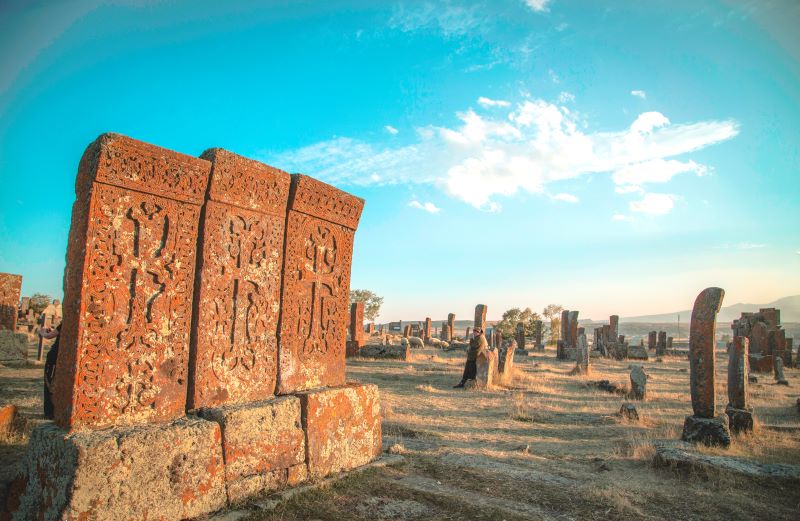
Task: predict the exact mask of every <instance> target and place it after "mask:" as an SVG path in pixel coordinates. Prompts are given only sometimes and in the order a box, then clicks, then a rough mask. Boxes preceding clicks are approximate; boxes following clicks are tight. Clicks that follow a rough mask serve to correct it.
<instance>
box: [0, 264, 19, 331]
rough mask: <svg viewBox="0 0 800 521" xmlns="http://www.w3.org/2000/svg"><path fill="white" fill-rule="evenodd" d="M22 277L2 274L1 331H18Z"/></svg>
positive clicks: (0, 292)
mask: <svg viewBox="0 0 800 521" xmlns="http://www.w3.org/2000/svg"><path fill="white" fill-rule="evenodd" d="M21 290H22V275H13V274H11V273H0V329H7V330H9V331H12V332H16V330H17V308H18V307H19V294H20V291H21Z"/></svg>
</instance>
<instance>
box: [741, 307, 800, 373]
mask: <svg viewBox="0 0 800 521" xmlns="http://www.w3.org/2000/svg"><path fill="white" fill-rule="evenodd" d="M731 329H733V335H734V336H744V337H747V339H748V340H749V346H750V347H749V355H748V357H749V363H750V368H751V369H752V370H753V371H756V372H764V373H766V372H770V371H772V370H773V367H774V365H775V359H776V358H780V359H782V360H783V364H784V365H786V366H788V367H792V365H793V364H792V348H791V346H792V343H793V342H792V339H791V338H786V330H784V329H783V327H782V326H781V310H780V309H776V308H762V309H760V310H759V311H758V312H757V313H742V316H741V317H740V318H738V319H737V320H734V321H733V323H732V324H731Z"/></svg>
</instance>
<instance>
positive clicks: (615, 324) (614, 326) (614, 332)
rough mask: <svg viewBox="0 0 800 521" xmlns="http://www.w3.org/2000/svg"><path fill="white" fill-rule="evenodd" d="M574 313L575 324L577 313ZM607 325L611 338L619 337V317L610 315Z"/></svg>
mask: <svg viewBox="0 0 800 521" xmlns="http://www.w3.org/2000/svg"><path fill="white" fill-rule="evenodd" d="M575 313H576V315H575V321H576V323H577V320H578V315H577V311H576V312H575ZM608 325H609V332H610V334H611V338H617V336H618V335H619V315H611V316H610V317H608Z"/></svg>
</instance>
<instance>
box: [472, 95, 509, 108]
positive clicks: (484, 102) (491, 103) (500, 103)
mask: <svg viewBox="0 0 800 521" xmlns="http://www.w3.org/2000/svg"><path fill="white" fill-rule="evenodd" d="M478 104H479V105H480V106H482V107H487V108H488V107H510V106H511V102H509V101H504V100H500V99H498V100H495V99H489V98H484V97H483V96H481V97H480V98H478Z"/></svg>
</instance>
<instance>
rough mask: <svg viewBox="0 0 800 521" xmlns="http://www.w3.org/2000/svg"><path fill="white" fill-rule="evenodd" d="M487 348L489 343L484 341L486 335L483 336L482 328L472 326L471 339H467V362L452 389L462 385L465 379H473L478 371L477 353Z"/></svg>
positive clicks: (465, 381)
mask: <svg viewBox="0 0 800 521" xmlns="http://www.w3.org/2000/svg"><path fill="white" fill-rule="evenodd" d="M487 349H489V343H488V342H486V337H485V336H483V330H482V329H481V328H479V327H474V328H472V339H471V340H470V341H469V350H468V351H467V363H466V364H464V375H463V376H462V377H461V382H459V383H458V385H454V386H453V388H454V389H455V388H459V387H464V384H466V383H467V380H474V379H475V376H476V375H477V373H478V353H480V352H481V351H485V350H487Z"/></svg>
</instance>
